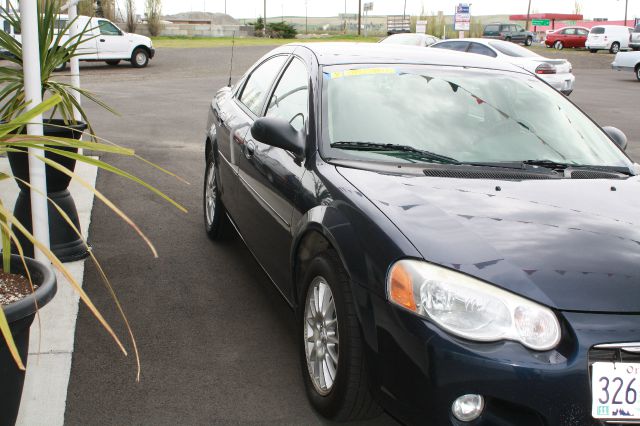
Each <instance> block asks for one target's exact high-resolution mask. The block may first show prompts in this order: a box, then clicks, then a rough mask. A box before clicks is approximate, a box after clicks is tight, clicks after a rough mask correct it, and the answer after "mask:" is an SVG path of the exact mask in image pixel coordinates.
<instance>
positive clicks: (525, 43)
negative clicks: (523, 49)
mask: <svg viewBox="0 0 640 426" xmlns="http://www.w3.org/2000/svg"><path fill="white" fill-rule="evenodd" d="M532 44H533V38H531V37H527V39H526V40H525V41H524V45H525V46H531V45H532Z"/></svg>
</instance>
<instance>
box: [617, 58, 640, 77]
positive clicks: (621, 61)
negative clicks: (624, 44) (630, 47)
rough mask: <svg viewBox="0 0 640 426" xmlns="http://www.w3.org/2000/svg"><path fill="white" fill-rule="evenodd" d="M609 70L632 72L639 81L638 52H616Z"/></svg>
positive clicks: (639, 59)
mask: <svg viewBox="0 0 640 426" xmlns="http://www.w3.org/2000/svg"><path fill="white" fill-rule="evenodd" d="M611 68H613V69H614V70H618V71H633V73H634V74H635V75H636V78H637V79H638V81H640V52H618V53H617V54H616V57H615V58H613V62H612V63H611Z"/></svg>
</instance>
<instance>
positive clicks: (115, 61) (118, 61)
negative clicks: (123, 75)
mask: <svg viewBox="0 0 640 426" xmlns="http://www.w3.org/2000/svg"><path fill="white" fill-rule="evenodd" d="M105 62H106V63H107V65H111V66H112V67H115V66H116V65H118V64H119V63H120V59H109V60H108V61H105Z"/></svg>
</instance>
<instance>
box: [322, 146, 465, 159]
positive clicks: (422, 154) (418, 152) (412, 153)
mask: <svg viewBox="0 0 640 426" xmlns="http://www.w3.org/2000/svg"><path fill="white" fill-rule="evenodd" d="M331 148H340V149H350V150H354V151H383V152H402V153H407V154H409V157H414V158H415V159H418V160H428V161H436V162H438V163H444V164H460V162H459V161H458V160H456V159H455V158H451V157H447V156H446V155H442V154H436V153H435V152H431V151H426V150H423V149H418V148H414V147H412V146H409V145H396V144H392V143H377V142H356V141H350V142H347V141H341V142H334V143H332V144H331Z"/></svg>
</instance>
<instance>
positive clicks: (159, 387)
mask: <svg viewBox="0 0 640 426" xmlns="http://www.w3.org/2000/svg"><path fill="white" fill-rule="evenodd" d="M268 50H270V48H269V47H264V46H260V47H241V48H237V49H236V51H235V59H234V64H233V78H232V79H233V81H235V80H236V79H237V77H239V76H240V75H241V74H242V73H243V72H244V70H246V68H247V67H248V66H250V65H251V64H252V63H253V62H254V61H255V60H256V59H257V58H259V57H260V56H261V55H262V54H263V53H265V52H267V51H268ZM537 51H538V52H539V53H541V54H548V55H549V56H553V57H564V58H567V59H569V60H570V61H571V62H572V64H573V69H574V71H573V72H574V74H575V76H576V86H575V91H574V92H573V94H572V95H571V97H570V99H571V100H572V101H573V102H575V103H576V104H577V105H578V106H579V107H580V108H582V109H583V110H584V111H585V112H587V113H588V114H589V115H590V116H591V117H592V118H593V119H594V120H595V121H596V122H598V123H599V124H600V125H603V126H604V125H612V126H615V127H618V128H620V129H621V130H623V131H624V132H625V133H626V135H627V137H628V139H629V148H628V150H627V152H628V153H629V154H630V155H631V156H632V158H634V159H640V121H639V120H637V119H636V117H635V111H637V95H636V93H637V90H638V89H639V88H640V83H639V82H637V81H636V79H635V77H634V75H633V73H631V72H626V73H625V72H616V71H613V70H611V69H610V66H609V65H610V63H611V61H612V60H613V55H610V54H606V53H598V54H589V53H587V52H572V51H568V50H564V51H560V52H556V51H554V50H552V49H546V50H544V49H538V50H537ZM229 58H230V48H227V47H225V48H212V49H159V51H158V52H157V56H156V58H154V59H153V60H152V61H151V63H150V65H149V66H148V67H147V68H145V69H133V68H131V67H130V66H128V64H121V65H120V66H118V67H109V66H107V65H105V64H103V63H96V64H91V63H89V64H83V65H82V66H81V71H82V86H83V87H85V88H87V89H89V90H91V91H93V92H94V93H96V94H97V95H99V96H100V97H101V98H102V99H103V100H104V101H106V102H107V103H108V104H110V105H111V106H112V107H114V108H115V109H116V110H117V111H118V112H119V113H120V117H114V116H111V115H109V114H108V113H105V112H104V111H103V110H101V109H100V108H99V107H96V106H93V105H87V110H88V112H89V114H90V117H91V118H92V124H93V125H94V127H95V129H96V132H97V134H99V135H101V136H102V137H104V138H106V139H108V140H111V141H113V142H116V143H118V144H121V145H125V146H128V147H131V148H134V149H135V150H136V152H137V153H138V154H139V155H141V156H142V157H144V158H146V159H148V160H150V161H152V162H154V163H156V164H158V165H160V166H162V167H164V168H167V169H169V170H170V171H172V172H174V173H176V174H177V175H179V176H180V177H181V178H183V179H185V180H186V181H188V182H189V184H185V183H183V182H181V181H180V180H177V179H174V178H172V177H169V176H165V175H162V174H160V173H158V172H157V171H156V170H153V169H152V168H150V167H148V166H146V165H144V164H142V163H140V162H136V161H135V160H133V159H124V158H113V157H111V156H105V157H104V158H105V159H106V160H108V161H111V162H113V163H114V164H115V165H117V166H119V167H122V168H126V169H128V170H130V171H132V172H134V173H135V174H137V175H138V176H140V177H142V178H143V179H145V180H147V181H149V182H152V183H154V184H156V186H158V187H159V188H160V189H162V190H164V191H165V192H167V193H168V194H169V195H170V196H172V197H173V198H174V199H176V201H178V202H180V203H182V204H183V205H185V206H186V207H187V208H188V210H189V212H188V213H187V214H186V215H185V214H182V213H180V212H179V211H177V210H176V209H173V208H172V207H171V206H170V205H168V204H167V203H166V202H163V201H162V200H160V199H159V198H158V197H155V196H152V195H151V194H150V193H149V192H148V191H146V190H144V189H142V188H138V187H136V186H134V185H132V184H129V183H126V184H123V182H124V181H123V180H122V179H121V178H118V177H115V176H113V175H110V174H107V173H105V172H103V171H101V172H100V174H99V176H98V181H97V188H98V189H99V190H100V191H102V192H103V193H105V194H106V195H107V196H108V197H110V199H111V200H112V201H114V202H115V203H116V204H117V205H118V206H120V207H121V208H122V209H123V210H124V211H125V212H126V213H127V214H128V215H130V216H131V218H132V219H133V220H134V221H135V222H136V223H138V224H139V225H140V226H141V228H142V229H143V230H144V232H145V233H146V234H147V235H148V236H149V237H150V239H151V240H152V241H153V242H154V244H155V245H156V247H157V249H158V252H159V259H153V258H152V255H151V253H150V252H149V250H148V249H147V248H146V247H145V245H144V243H143V242H142V241H141V240H140V239H139V238H138V237H136V236H135V235H134V234H133V232H131V231H130V230H129V229H128V227H127V226H126V225H125V224H124V223H122V222H121V221H120V220H118V219H117V218H116V217H115V216H114V215H113V214H112V213H111V212H110V211H109V210H108V209H107V208H105V207H104V205H101V204H96V205H95V206H94V210H93V216H92V224H91V231H90V242H91V243H92V245H93V246H94V248H95V253H96V255H97V256H98V258H99V259H100V261H101V262H102V266H103V267H104V269H105V270H106V271H107V274H108V276H109V278H110V280H111V282H112V284H113V285H114V287H115V290H116V292H117V294H118V296H119V298H120V301H121V302H122V304H123V307H124V309H125V311H126V313H127V315H128V318H129V321H130V322H131V324H132V327H133V330H134V333H135V336H136V339H137V343H138V347H139V350H140V354H141V360H142V376H141V382H140V383H136V382H135V362H134V359H133V358H132V357H129V358H123V357H122V355H121V354H120V353H119V351H118V349H117V347H116V346H115V345H114V344H113V342H112V340H111V339H110V338H109V336H108V335H107V333H106V332H105V331H104V330H103V329H102V328H101V327H100V326H99V325H98V324H97V322H96V321H95V319H94V318H93V316H92V315H91V314H90V313H89V312H88V311H87V310H86V309H85V308H84V307H81V308H80V314H79V319H78V324H77V330H76V342H75V352H74V356H73V365H72V371H71V378H70V383H69V392H68V400H67V410H66V416H65V421H66V423H67V424H70V425H80V424H82V425H90V424H156V425H162V424H212V423H217V424H238V423H242V424H246V423H252V424H263V423H277V424H325V422H324V421H323V420H321V419H320V417H319V416H318V415H316V414H315V413H314V412H313V411H312V409H311V407H310V406H309V404H308V403H307V400H306V397H305V394H304V387H303V384H302V380H301V375H300V367H299V360H298V357H299V356H298V352H297V346H296V344H295V335H294V332H295V324H294V322H293V314H292V312H291V311H290V310H289V309H288V307H287V305H286V304H285V302H284V301H283V300H282V299H281V298H280V296H279V294H278V293H277V291H276V290H275V289H273V288H272V286H271V285H270V283H269V281H268V278H267V277H266V275H265V274H264V273H263V272H262V271H261V269H260V268H259V266H258V265H257V263H256V262H255V261H254V260H253V258H252V257H251V254H250V253H249V252H248V251H247V250H246V249H245V247H244V245H243V243H242V242H241V241H240V240H239V238H232V239H229V240H228V241H226V242H224V243H222V244H213V243H211V242H210V241H209V240H208V239H207V237H206V235H205V233H204V230H203V224H202V214H203V213H202V207H201V198H202V195H201V194H202V181H203V173H204V145H203V142H204V133H205V125H206V114H207V111H208V105H209V103H210V101H211V98H212V96H213V95H214V93H215V91H216V90H217V89H218V88H220V87H222V86H224V85H226V84H227V81H228V78H229ZM123 247H126V250H123V249H122V248H123ZM85 289H86V290H87V291H88V292H89V294H90V295H91V297H92V299H93V301H94V302H95V303H96V305H98V306H99V307H100V308H101V309H102V311H103V313H104V314H105V316H106V317H107V318H108V320H109V321H110V323H111V325H112V326H113V327H114V328H115V329H116V331H117V332H118V333H119V335H120V336H122V337H123V338H124V337H126V331H125V329H124V327H123V326H122V324H121V321H120V320H119V319H118V316H117V313H116V312H115V308H114V306H113V303H112V301H111V299H110V297H109V295H108V293H107V292H106V291H105V290H104V287H103V285H102V284H101V282H100V280H99V276H98V273H97V272H96V268H95V267H93V266H91V265H89V264H88V263H87V271H86V276H85ZM378 423H379V424H389V423H393V420H392V419H391V418H389V417H384V416H383V417H381V418H380V419H379V420H378Z"/></svg>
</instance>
